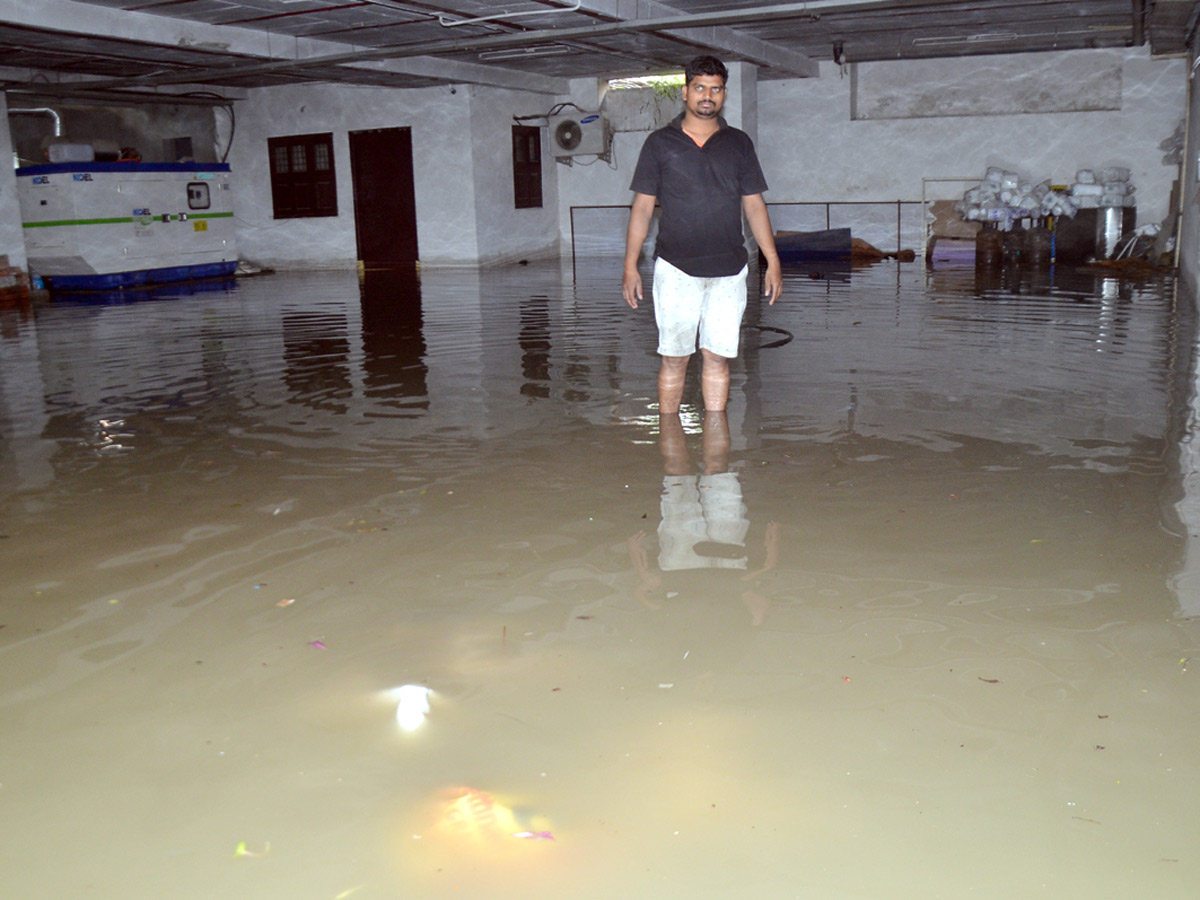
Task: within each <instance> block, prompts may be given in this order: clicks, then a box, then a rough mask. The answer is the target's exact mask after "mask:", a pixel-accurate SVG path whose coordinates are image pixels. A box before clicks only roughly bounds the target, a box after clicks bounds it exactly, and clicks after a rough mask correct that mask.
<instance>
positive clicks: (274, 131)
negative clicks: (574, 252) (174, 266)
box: [229, 85, 558, 268]
mask: <svg viewBox="0 0 1200 900" xmlns="http://www.w3.org/2000/svg"><path fill="white" fill-rule="evenodd" d="M548 105H549V101H548V100H547V98H545V97H543V96H540V95H536V94H525V93H522V92H518V91H510V90H503V89H496V88H485V87H478V86H470V87H467V86H457V87H454V88H451V87H434V88H422V89H416V90H388V89H383V88H360V87H347V86H336V85H308V86H288V87H276V88H264V89H260V90H254V91H250V92H249V96H248V99H247V100H246V101H244V102H242V103H239V104H238V105H237V131H236V135H235V137H234V142H233V147H232V149H231V151H230V154H229V162H230V163H231V165H232V168H233V174H234V180H235V183H234V190H235V192H236V193H235V200H236V203H237V217H238V225H239V230H238V247H239V251H240V253H241V255H242V256H243V257H245V258H247V259H250V260H253V261H254V262H257V263H262V264H267V265H272V266H277V267H284V268H303V267H318V268H329V267H334V268H337V267H345V266H353V265H354V262H355V260H356V258H357V247H356V243H355V231H354V194H353V184H352V179H351V173H350V148H349V137H348V134H349V132H351V131H360V130H366V129H370V128H393V127H408V128H411V129H412V140H413V180H414V187H415V191H416V205H417V247H418V254H419V256H420V260H421V263H422V265H426V266H446V265H451V266H453V265H474V264H477V263H490V262H499V261H506V260H516V259H521V258H531V257H537V256H546V255H552V254H555V253H557V252H558V234H557V217H556V206H555V202H556V190H557V185H556V183H555V181H554V179H553V173H552V172H551V173H550V175H549V176H548V177H547V179H546V183H545V188H546V197H547V206H546V207H545V208H544V209H542V210H516V209H514V208H513V184H512V131H511V126H512V124H513V118H512V117H513V116H514V115H526V114H532V113H535V112H538V111H540V110H544V109H545V108H546V107H547V106H548ZM326 131H329V132H332V133H333V136H334V164H335V167H336V169H337V192H338V215H337V216H335V217H325V218H314V219H287V220H280V221H276V220H275V219H274V218H273V217H272V212H271V183H270V173H269V169H268V159H267V144H266V141H267V138H269V137H276V136H284V135H289V134H308V133H319V132H326ZM547 165H548V166H549V164H547Z"/></svg>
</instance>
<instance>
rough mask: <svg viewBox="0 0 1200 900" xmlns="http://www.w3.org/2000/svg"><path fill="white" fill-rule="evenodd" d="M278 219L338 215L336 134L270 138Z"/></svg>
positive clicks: (272, 174) (272, 188) (269, 144)
mask: <svg viewBox="0 0 1200 900" xmlns="http://www.w3.org/2000/svg"><path fill="white" fill-rule="evenodd" d="M267 152H268V154H269V155H270V159H271V199H272V201H273V202H274V205H275V218H277V219H299V218H305V217H308V216H336V215H337V185H336V183H335V172H334V168H333V134H332V133H330V132H326V133H324V134H296V135H292V136H290V137H275V138H268V139H267Z"/></svg>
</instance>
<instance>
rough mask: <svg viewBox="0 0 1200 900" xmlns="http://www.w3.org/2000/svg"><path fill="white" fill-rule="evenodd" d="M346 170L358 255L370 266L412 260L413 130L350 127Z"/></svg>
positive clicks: (406, 263) (414, 209)
mask: <svg viewBox="0 0 1200 900" xmlns="http://www.w3.org/2000/svg"><path fill="white" fill-rule="evenodd" d="M350 171H351V174H352V177H353V179H354V227H355V231H356V234H357V237H358V258H359V260H360V261H361V262H362V263H363V265H364V266H365V267H366V268H368V269H371V268H391V267H399V266H414V265H416V262H417V205H416V195H415V193H414V190H413V158H412V129H410V128H375V129H371V130H370V131H352V132H350Z"/></svg>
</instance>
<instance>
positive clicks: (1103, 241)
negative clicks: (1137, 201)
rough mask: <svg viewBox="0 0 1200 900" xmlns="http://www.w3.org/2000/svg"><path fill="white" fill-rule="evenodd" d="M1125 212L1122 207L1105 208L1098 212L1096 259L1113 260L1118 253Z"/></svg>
mask: <svg viewBox="0 0 1200 900" xmlns="http://www.w3.org/2000/svg"><path fill="white" fill-rule="evenodd" d="M1124 212H1125V210H1124V209H1123V208H1122V207H1120V206H1105V207H1101V208H1100V209H1098V210H1097V211H1096V259H1112V256H1113V254H1114V253H1116V252H1117V241H1119V240H1120V239H1121V233H1122V217H1123V215H1124Z"/></svg>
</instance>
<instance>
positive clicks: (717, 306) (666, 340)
mask: <svg viewBox="0 0 1200 900" xmlns="http://www.w3.org/2000/svg"><path fill="white" fill-rule="evenodd" d="M745 311H746V267H745V266H743V267H742V271H740V272H739V273H738V274H736V275H723V276H721V277H719V278H697V277H696V276H694V275H689V274H687V273H686V272H684V271H681V270H680V269H678V268H676V267H675V266H673V265H671V264H670V263H669V262H667V261H666V260H665V259H662V258H661V257H660V258H658V259H657V260H655V262H654V319H655V321H656V322H658V352H659V354H660V355H661V356H691V355H692V354H693V353H695V352H696V343H697V337H699V344H700V348H701V349H702V350H708V351H709V352H711V353H715V354H717V356H724V357H728V358H729V359H732V358H733V357H735V356H737V352H738V333H739V331H740V330H741V327H742V314H743V313H744V312H745Z"/></svg>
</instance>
